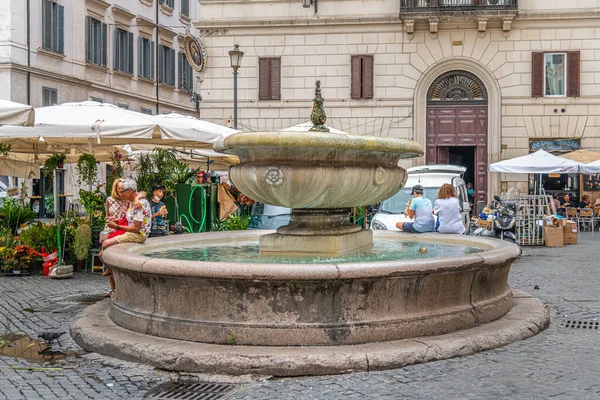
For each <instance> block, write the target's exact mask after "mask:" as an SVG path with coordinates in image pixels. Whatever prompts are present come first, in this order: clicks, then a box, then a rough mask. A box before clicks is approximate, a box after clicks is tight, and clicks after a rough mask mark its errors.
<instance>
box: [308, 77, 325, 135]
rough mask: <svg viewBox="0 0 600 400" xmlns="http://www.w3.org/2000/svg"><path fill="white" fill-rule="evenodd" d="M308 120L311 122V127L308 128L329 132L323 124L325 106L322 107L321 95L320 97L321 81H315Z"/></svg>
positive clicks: (314, 130)
mask: <svg viewBox="0 0 600 400" xmlns="http://www.w3.org/2000/svg"><path fill="white" fill-rule="evenodd" d="M310 120H311V121H312V123H313V127H312V128H310V129H309V130H310V131H313V132H329V128H328V127H326V126H325V121H326V120H327V116H326V115H325V108H323V97H321V81H317V83H316V86H315V98H314V99H313V108H312V112H311V113H310Z"/></svg>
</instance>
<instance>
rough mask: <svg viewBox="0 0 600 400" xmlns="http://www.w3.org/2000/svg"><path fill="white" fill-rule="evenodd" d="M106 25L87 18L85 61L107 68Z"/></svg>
mask: <svg viewBox="0 0 600 400" xmlns="http://www.w3.org/2000/svg"><path fill="white" fill-rule="evenodd" d="M106 35H107V33H106V24H104V23H102V22H100V21H98V20H97V19H94V18H92V17H85V52H86V54H85V59H86V61H87V62H89V63H91V64H96V65H101V66H103V67H106V65H107V60H106Z"/></svg>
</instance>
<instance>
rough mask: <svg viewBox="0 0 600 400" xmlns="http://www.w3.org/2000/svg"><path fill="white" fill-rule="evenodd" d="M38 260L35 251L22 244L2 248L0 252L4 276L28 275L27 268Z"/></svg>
mask: <svg viewBox="0 0 600 400" xmlns="http://www.w3.org/2000/svg"><path fill="white" fill-rule="evenodd" d="M38 258H39V256H38V254H37V253H36V251H35V250H34V249H32V248H31V247H29V246H26V245H24V244H22V245H18V246H15V247H4V248H3V249H2V251H1V252H0V259H2V267H3V268H4V275H28V274H29V267H31V264H32V263H33V262H34V261H36V260H37V259H38Z"/></svg>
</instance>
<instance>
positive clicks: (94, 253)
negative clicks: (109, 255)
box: [84, 248, 104, 273]
mask: <svg viewBox="0 0 600 400" xmlns="http://www.w3.org/2000/svg"><path fill="white" fill-rule="evenodd" d="M101 251H102V248H98V249H90V254H89V257H88V259H87V261H86V263H85V270H84V272H86V273H87V272H88V266H89V269H90V272H94V261H95V260H96V257H98V254H100V252H101ZM102 272H104V264H103V265H102Z"/></svg>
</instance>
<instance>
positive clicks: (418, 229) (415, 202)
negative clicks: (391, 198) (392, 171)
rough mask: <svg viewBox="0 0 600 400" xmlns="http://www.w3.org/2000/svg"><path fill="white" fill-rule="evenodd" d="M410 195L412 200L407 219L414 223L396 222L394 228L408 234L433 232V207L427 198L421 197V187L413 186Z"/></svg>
mask: <svg viewBox="0 0 600 400" xmlns="http://www.w3.org/2000/svg"><path fill="white" fill-rule="evenodd" d="M411 194H412V196H413V198H412V201H411V203H410V207H409V209H408V217H409V218H410V219H412V220H413V221H414V222H404V223H401V222H398V223H397V224H396V228H398V229H400V230H401V231H403V232H409V233H424V232H433V230H434V227H435V219H434V218H433V206H432V205H431V201H430V200H429V199H428V198H426V197H423V186H421V185H415V186H413V188H412V193H411Z"/></svg>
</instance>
